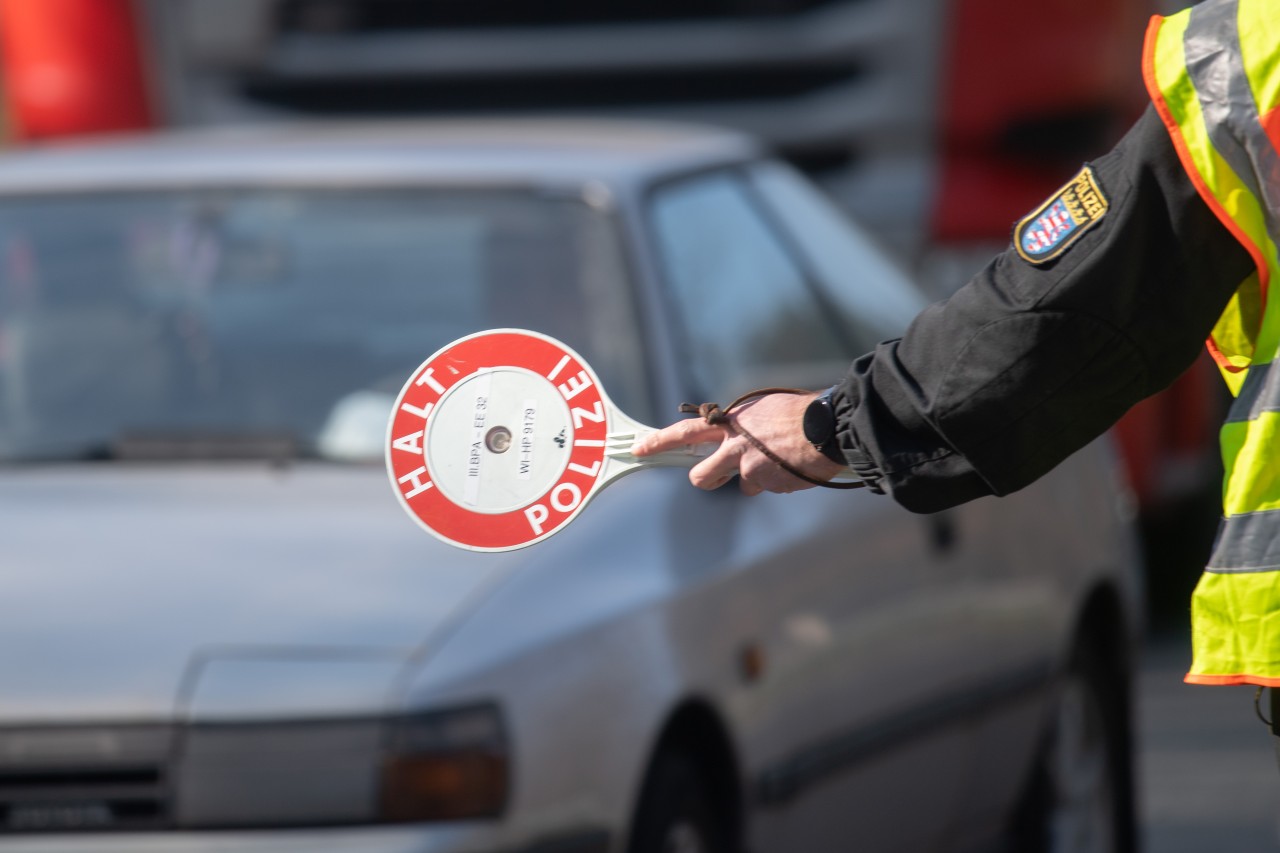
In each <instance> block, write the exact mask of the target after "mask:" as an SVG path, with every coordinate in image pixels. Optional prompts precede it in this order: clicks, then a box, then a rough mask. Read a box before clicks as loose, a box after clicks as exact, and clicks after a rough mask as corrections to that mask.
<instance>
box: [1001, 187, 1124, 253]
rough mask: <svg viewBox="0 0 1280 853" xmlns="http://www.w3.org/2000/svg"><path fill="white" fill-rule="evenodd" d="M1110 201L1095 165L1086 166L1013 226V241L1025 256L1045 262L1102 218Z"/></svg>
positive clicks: (1066, 247) (1069, 245) (1063, 249)
mask: <svg viewBox="0 0 1280 853" xmlns="http://www.w3.org/2000/svg"><path fill="white" fill-rule="evenodd" d="M1108 208H1109V204H1108V202H1107V197H1106V196H1104V195H1103V194H1102V189H1101V188H1100V187H1099V186H1098V181H1097V180H1096V179H1095V178H1094V176H1093V169H1092V168H1091V167H1089V166H1085V167H1084V168H1083V169H1081V170H1080V173H1079V174H1078V175H1076V176H1075V177H1074V178H1072V179H1071V180H1070V181H1069V182H1068V183H1067V185H1066V186H1064V187H1063V188H1062V189H1060V190H1058V191H1057V192H1056V193H1054V194H1053V195H1051V196H1049V200H1048V201H1046V202H1045V203H1044V204H1042V205H1040V207H1038V208H1037V209H1036V211H1035V212H1034V213H1032V214H1030V215H1029V216H1027V217H1025V218H1024V219H1022V220H1021V221H1020V222H1019V223H1018V225H1017V227H1016V228H1014V229H1013V245H1014V248H1016V249H1017V250H1018V254H1019V255H1021V256H1022V259H1023V260H1026V261H1030V262H1031V263H1033V264H1043V263H1044V262H1045V261H1051V260H1053V259H1054V258H1056V257H1058V255H1061V254H1062V253H1063V252H1065V251H1066V250H1067V249H1069V248H1070V247H1071V244H1072V243H1074V242H1075V241H1076V240H1078V239H1080V236H1081V235H1082V234H1084V232H1086V231H1088V230H1089V229H1090V228H1092V227H1093V226H1094V225H1097V224H1098V223H1099V222H1101V221H1102V217H1104V216H1106V215H1107V210H1108Z"/></svg>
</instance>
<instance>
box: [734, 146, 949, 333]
mask: <svg viewBox="0 0 1280 853" xmlns="http://www.w3.org/2000/svg"><path fill="white" fill-rule="evenodd" d="M747 175H748V178H749V179H750V181H751V182H752V185H753V186H754V187H755V188H756V190H757V191H758V192H759V193H760V197H761V198H762V199H763V200H764V201H765V203H767V204H768V205H769V206H770V208H771V209H772V210H774V211H775V212H776V213H777V216H778V221H779V223H780V225H781V227H782V228H783V229H784V230H785V231H786V232H787V234H788V235H789V236H790V237H791V238H792V239H793V240H794V241H795V244H796V245H797V246H799V247H800V250H801V251H802V252H803V253H804V256H805V258H806V259H807V260H808V262H809V263H810V264H811V267H812V270H813V274H814V277H815V278H816V280H817V281H818V282H819V283H820V286H821V287H823V288H824V294H825V295H826V296H827V297H828V298H829V300H830V301H831V304H832V305H833V306H834V307H835V308H836V309H837V310H838V311H839V312H840V316H841V319H842V320H843V322H844V325H845V327H846V328H848V329H849V330H850V331H851V333H852V335H853V338H854V344H855V346H856V348H857V349H858V351H859V352H860V353H861V352H865V351H867V350H869V349H871V348H872V347H874V346H875V345H876V344H877V343H879V342H880V341H882V340H885V339H887V338H894V337H897V336H899V335H901V334H902V332H903V330H905V329H906V327H907V324H908V323H910V322H911V320H912V318H914V317H915V315H916V314H917V313H919V312H920V310H921V309H922V308H924V306H925V305H926V304H927V300H926V299H925V298H924V296H923V295H922V294H921V293H920V291H919V290H918V289H917V288H916V286H915V284H914V283H913V282H912V281H911V280H910V279H909V278H908V277H907V275H906V273H904V272H903V271H902V270H900V269H899V268H898V267H897V265H896V264H894V262H893V261H891V260H890V259H889V256H888V255H887V254H886V253H885V252H884V250H882V249H881V248H880V247H879V246H878V245H876V243H875V241H874V240H872V239H871V237H869V236H868V235H867V234H866V233H865V232H864V231H863V230H862V229H861V228H859V227H858V226H857V225H856V224H854V223H853V222H851V221H850V220H849V218H848V217H847V216H845V215H844V213H843V212H842V211H840V210H839V209H838V208H837V207H836V206H835V205H834V204H833V203H832V202H831V201H830V200H829V199H827V197H826V196H824V195H823V194H822V193H821V192H820V191H819V190H818V189H817V188H816V187H815V186H813V184H812V183H810V182H809V181H808V180H807V179H805V178H804V177H802V176H801V175H800V174H799V173H798V172H796V170H795V169H793V168H791V167H790V166H787V165H785V164H783V163H779V162H776V161H769V162H763V163H758V164H756V165H755V166H753V167H752V168H751V169H750V170H749V171H748V173H747Z"/></svg>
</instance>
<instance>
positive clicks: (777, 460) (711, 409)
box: [680, 388, 867, 489]
mask: <svg viewBox="0 0 1280 853" xmlns="http://www.w3.org/2000/svg"><path fill="white" fill-rule="evenodd" d="M812 393H813V392H812V391H808V390H805V389H803V388H758V389H756V390H755V391H750V392H748V393H746V394H743V395H742V396H741V397H739V398H737V399H736V400H734V401H733V402H732V403H730V404H729V405H727V406H725V407H724V408H723V409H722V408H720V405H719V404H718V403H702V404H701V405H696V406H695V405H694V404H693V403H681V404H680V411H681V413H683V414H687V415H698V416H699V417H701V418H702V419H703V420H705V421H706V422H707V423H709V424H711V425H712V426H719V427H724V428H725V429H727V430H729V431H730V432H732V433H733V434H734V435H740V436H742V437H743V438H745V439H746V440H747V443H748V444H750V445H751V446H752V447H754V448H755V449H756V450H758V451H760V452H761V453H763V454H764V455H765V457H766V458H767V459H768V460H769V461H770V462H773V463H774V464H775V465H777V466H779V467H780V468H782V470H784V471H786V472H787V473H788V474H790V475H791V476H793V477H796V478H797V479H800V480H804V481H805V482H806V483H810V484H812V485H815V486H821V487H822V488H824V489H861V488H863V487H864V486H866V485H867V484H866V483H864V482H862V481H861V480H849V481H841V482H836V481H832V480H819V479H818V478H817V477H810V476H809V475H808V474H806V473H804V472H803V471H797V470H796V469H795V468H794V467H792V466H791V465H790V464H788V463H787V462H785V461H784V460H783V459H782V458H781V457H780V456H778V455H777V454H776V453H774V452H773V451H771V450H770V449H769V448H767V447H765V446H764V442H762V441H761V440H760V439H758V438H756V437H755V436H754V435H752V434H751V433H749V432H747V430H745V429H743V428H742V426H741V425H740V424H737V423H734V422H733V420H732V419H731V418H730V417H729V414H730V413H731V412H732V411H733V410H734V409H736V408H737V407H738V406H741V405H742V404H743V403H749V402H751V401H752V400H755V399H757V398H759V397H767V396H768V395H770V394H812Z"/></svg>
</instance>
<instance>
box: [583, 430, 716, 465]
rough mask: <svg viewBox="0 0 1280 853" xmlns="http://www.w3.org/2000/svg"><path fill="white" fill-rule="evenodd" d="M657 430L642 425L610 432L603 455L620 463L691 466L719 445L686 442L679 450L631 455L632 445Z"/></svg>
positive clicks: (714, 450) (714, 443)
mask: <svg viewBox="0 0 1280 853" xmlns="http://www.w3.org/2000/svg"><path fill="white" fill-rule="evenodd" d="M657 431H658V430H656V429H649V428H647V427H642V428H640V429H638V430H636V431H634V432H620V433H610V434H609V439H608V443H607V444H606V445H605V456H607V457H608V458H609V459H611V460H614V461H615V462H617V463H618V464H620V465H634V466H637V467H654V468H658V467H667V468H692V467H693V466H694V465H697V464H698V463H699V462H701V461H702V460H703V459H706V458H707V457H708V456H710V455H711V454H712V453H715V452H716V449H717V448H718V447H719V446H720V445H719V444H718V443H717V442H704V443H702V444H686V445H685V446H684V447H683V448H682V449H680V450H668V451H666V452H665V453H655V454H653V455H652V456H645V457H636V456H632V455H631V447H632V445H634V444H635V443H636V442H637V441H639V440H640V439H642V438H644V437H645V436H648V435H651V434H653V433H655V432H657Z"/></svg>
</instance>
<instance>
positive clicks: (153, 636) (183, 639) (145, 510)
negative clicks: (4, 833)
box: [0, 463, 516, 722]
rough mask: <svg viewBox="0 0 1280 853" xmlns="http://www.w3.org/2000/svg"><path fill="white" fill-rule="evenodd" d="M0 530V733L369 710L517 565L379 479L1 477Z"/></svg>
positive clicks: (297, 468) (163, 467) (376, 472)
mask: <svg viewBox="0 0 1280 853" xmlns="http://www.w3.org/2000/svg"><path fill="white" fill-rule="evenodd" d="M0 526H3V540H2V543H3V544H0V555H2V558H3V565H2V566H0V583H2V584H3V592H2V593H0V610H2V611H3V619H2V624H3V636H4V639H5V642H4V643H3V644H0V684H2V685H4V688H3V690H0V722H14V721H36V720H39V721H41V722H51V721H77V720H103V719H119V720H133V719H136V720H156V719H168V718H172V717H174V716H177V717H179V718H183V719H219V718H226V717H251V718H270V717H277V716H282V715H287V716H297V715H299V714H302V715H319V716H333V715H346V714H362V713H376V712H381V711H384V710H386V708H387V706H388V704H389V703H394V702H395V698H394V696H395V694H394V688H395V685H396V683H397V679H399V678H400V677H401V676H402V675H404V674H405V673H406V672H407V668H409V667H412V666H414V665H416V664H419V663H421V661H422V660H423V659H425V657H426V655H427V654H428V653H429V650H430V647H431V641H432V639H433V637H436V636H439V634H440V633H441V632H444V631H447V630H448V628H449V626H450V625H451V624H452V622H453V620H455V619H457V618H459V617H460V616H461V614H462V613H464V612H465V611H466V610H467V608H468V607H470V606H474V604H476V603H477V602H478V601H479V600H481V599H482V598H483V595H484V593H485V591H486V589H487V588H488V587H489V586H490V585H491V582H492V581H495V580H497V579H499V578H501V577H502V576H504V572H505V570H506V568H508V567H509V566H511V565H512V564H513V562H512V561H513V558H514V557H516V555H510V554H501V555H477V554H471V553H467V552H464V551H459V550H457V549H454V548H451V547H449V546H446V545H444V544H442V543H440V542H437V541H436V540H435V539H433V538H432V537H431V536H429V535H427V534H425V533H424V532H423V531H421V530H420V529H418V527H417V526H416V525H414V524H413V523H412V522H411V521H410V520H409V519H408V518H407V517H406V516H405V515H404V513H403V512H402V511H401V510H400V508H399V507H398V506H397V504H396V502H395V498H394V495H393V494H392V492H391V489H390V488H389V486H388V484H387V480H386V475H385V474H384V473H383V472H382V471H381V469H378V468H373V467H356V466H347V467H344V466H336V465H320V464H298V465H294V466H291V467H289V468H286V469H278V468H276V469H273V468H271V467H269V466H267V465H265V464H235V465H228V464H218V465H212V464H211V465H207V466H194V465H167V464H156V465H124V464H117V463H101V464H91V465H67V466H48V467H35V468H17V469H14V468H10V469H8V470H5V471H3V472H0Z"/></svg>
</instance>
